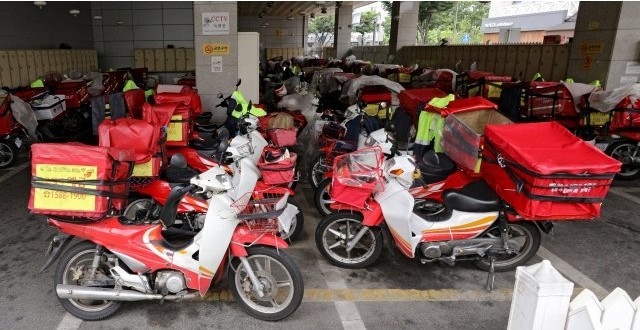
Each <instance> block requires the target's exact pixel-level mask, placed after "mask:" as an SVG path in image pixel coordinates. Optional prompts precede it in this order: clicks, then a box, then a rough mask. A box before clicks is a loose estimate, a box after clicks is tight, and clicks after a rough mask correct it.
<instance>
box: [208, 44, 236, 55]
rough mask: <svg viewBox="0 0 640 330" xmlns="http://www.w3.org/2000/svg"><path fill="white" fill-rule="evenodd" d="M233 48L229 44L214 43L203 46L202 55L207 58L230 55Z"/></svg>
mask: <svg viewBox="0 0 640 330" xmlns="http://www.w3.org/2000/svg"><path fill="white" fill-rule="evenodd" d="M230 50H231V47H229V44H227V43H214V44H204V45H202V54H203V55H205V56H207V55H208V56H213V55H229V51H230Z"/></svg>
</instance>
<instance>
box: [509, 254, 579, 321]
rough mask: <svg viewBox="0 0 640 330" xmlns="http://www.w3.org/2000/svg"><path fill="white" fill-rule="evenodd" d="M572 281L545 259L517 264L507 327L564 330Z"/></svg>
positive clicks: (571, 291)
mask: <svg viewBox="0 0 640 330" xmlns="http://www.w3.org/2000/svg"><path fill="white" fill-rule="evenodd" d="M572 293H573V282H570V281H568V280H567V279H566V278H564V277H563V276H562V275H561V274H560V273H559V272H558V271H557V270H556V269H555V268H553V266H551V263H550V262H549V261H548V260H543V261H542V262H540V263H537V264H535V265H531V266H528V267H518V268H517V270H516V284H515V288H514V290H513V300H512V301H511V312H510V313H509V325H508V326H507V329H509V330H531V329H536V330H537V329H540V330H542V329H544V330H556V329H557V330H564V326H565V323H566V320H567V312H568V310H569V301H570V299H571V294H572Z"/></svg>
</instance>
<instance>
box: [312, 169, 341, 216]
mask: <svg viewBox="0 0 640 330" xmlns="http://www.w3.org/2000/svg"><path fill="white" fill-rule="evenodd" d="M330 188H331V178H329V179H324V180H322V181H320V183H319V184H318V187H317V188H316V189H315V190H314V194H313V202H314V204H315V205H316V209H317V210H318V213H320V215H322V216H323V217H325V216H327V215H329V214H331V213H334V212H336V210H334V209H332V208H331V204H332V203H333V201H332V200H331V195H330V193H329V189H330Z"/></svg>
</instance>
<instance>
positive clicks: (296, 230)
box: [280, 197, 304, 243]
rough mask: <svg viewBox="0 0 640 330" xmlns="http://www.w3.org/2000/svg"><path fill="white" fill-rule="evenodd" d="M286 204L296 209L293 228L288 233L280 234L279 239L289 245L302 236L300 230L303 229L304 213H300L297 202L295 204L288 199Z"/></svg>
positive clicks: (292, 200) (291, 199)
mask: <svg viewBox="0 0 640 330" xmlns="http://www.w3.org/2000/svg"><path fill="white" fill-rule="evenodd" d="M287 203H289V204H291V205H293V206H295V207H297V208H298V214H296V220H295V222H294V223H293V228H291V229H290V231H289V233H281V234H280V235H281V236H280V237H281V238H282V239H284V240H287V241H288V242H289V243H293V242H294V241H296V240H298V239H299V238H300V234H302V230H303V229H304V213H303V212H302V209H301V208H300V205H298V202H296V201H295V199H293V198H292V197H289V199H288V200H287Z"/></svg>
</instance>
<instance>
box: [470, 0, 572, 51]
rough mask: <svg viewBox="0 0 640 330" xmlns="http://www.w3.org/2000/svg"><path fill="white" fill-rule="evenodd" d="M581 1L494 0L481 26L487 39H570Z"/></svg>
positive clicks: (506, 40) (510, 40)
mask: <svg viewBox="0 0 640 330" xmlns="http://www.w3.org/2000/svg"><path fill="white" fill-rule="evenodd" d="M579 4H580V1H491V8H490V9H489V17H488V18H485V19H483V20H482V26H481V27H480V29H481V31H482V33H483V34H484V37H483V42H484V43H485V44H495V43H516V42H520V43H543V42H549V43H566V42H569V38H572V37H573V30H574V28H575V24H576V16H577V13H578V6H579ZM545 37H546V38H545Z"/></svg>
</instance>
